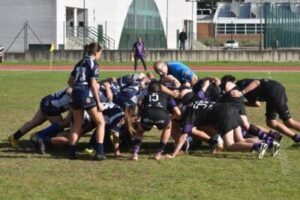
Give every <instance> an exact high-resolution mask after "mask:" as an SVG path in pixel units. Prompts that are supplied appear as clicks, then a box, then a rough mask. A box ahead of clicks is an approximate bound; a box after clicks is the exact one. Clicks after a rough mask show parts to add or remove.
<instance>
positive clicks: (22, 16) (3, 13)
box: [0, 0, 56, 52]
mask: <svg viewBox="0 0 300 200" xmlns="http://www.w3.org/2000/svg"><path fill="white" fill-rule="evenodd" d="M25 21H28V24H29V26H30V27H31V28H32V29H33V31H34V32H35V33H36V34H37V35H38V37H39V38H40V39H41V41H42V42H43V43H44V44H51V43H52V42H56V6H55V3H54V2H53V1H52V0H51V1H50V0H25V1H24V0H9V1H7V0H0V27H1V28H0V44H2V45H3V46H4V47H5V48H8V46H9V45H10V43H11V42H12V41H13V39H14V37H15V36H16V35H17V33H18V32H19V31H20V30H21V29H22V28H23V27H24V23H25ZM28 44H40V43H39V41H38V40H37V39H36V38H35V37H34V35H33V34H32V33H31V31H30V30H28ZM10 51H13V52H22V51H24V32H23V33H22V34H21V35H20V37H19V39H17V40H16V42H15V44H14V45H13V46H12V48H11V49H10Z"/></svg>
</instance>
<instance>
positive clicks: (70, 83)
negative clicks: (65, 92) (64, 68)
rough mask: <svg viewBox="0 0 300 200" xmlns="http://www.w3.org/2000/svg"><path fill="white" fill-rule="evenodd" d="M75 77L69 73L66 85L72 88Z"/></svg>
mask: <svg viewBox="0 0 300 200" xmlns="http://www.w3.org/2000/svg"><path fill="white" fill-rule="evenodd" d="M74 81H75V77H74V76H73V75H70V77H69V80H68V85H69V86H70V87H71V88H72V87H73V86H74Z"/></svg>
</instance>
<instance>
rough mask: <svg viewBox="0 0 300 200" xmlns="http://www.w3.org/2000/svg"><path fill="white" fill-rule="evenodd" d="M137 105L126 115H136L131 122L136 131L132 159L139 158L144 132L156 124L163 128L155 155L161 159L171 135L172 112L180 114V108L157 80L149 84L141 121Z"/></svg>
mask: <svg viewBox="0 0 300 200" xmlns="http://www.w3.org/2000/svg"><path fill="white" fill-rule="evenodd" d="M135 107H136V108H132V109H128V110H129V112H128V111H127V115H128V117H126V119H127V118H133V117H135V119H133V120H131V124H129V127H131V128H132V127H133V128H132V129H133V131H131V132H133V133H134V141H133V145H134V147H133V154H132V159H133V160H138V153H139V149H140V144H141V142H142V138H143V134H144V132H146V131H150V130H151V129H152V127H153V126H156V127H157V128H158V129H159V130H162V134H161V138H160V145H159V149H158V151H157V153H156V155H155V159H157V160H159V159H160V158H161V156H162V153H163V152H164V149H165V146H166V144H167V142H168V140H169V137H170V135H171V127H172V126H171V119H170V112H173V114H174V116H179V115H180V110H179V108H178V107H177V106H176V103H175V101H174V100H173V99H172V98H170V97H168V96H167V95H166V94H165V93H163V92H162V91H161V84H160V83H159V82H158V81H155V80H154V81H152V82H151V83H150V84H149V86H148V94H147V95H146V96H145V97H144V100H143V103H142V108H141V120H140V122H138V119H137V118H136V116H137V115H136V114H137V110H138V109H137V106H135ZM132 122H135V123H132Z"/></svg>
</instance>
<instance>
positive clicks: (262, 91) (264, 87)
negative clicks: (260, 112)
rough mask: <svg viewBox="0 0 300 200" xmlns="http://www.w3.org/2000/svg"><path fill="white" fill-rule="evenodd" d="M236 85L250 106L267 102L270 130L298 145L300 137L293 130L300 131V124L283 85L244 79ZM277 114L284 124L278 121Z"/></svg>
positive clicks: (275, 82) (272, 81) (269, 81)
mask: <svg viewBox="0 0 300 200" xmlns="http://www.w3.org/2000/svg"><path fill="white" fill-rule="evenodd" d="M233 78H234V77H233ZM236 85H237V86H238V87H239V89H240V92H239V94H237V95H239V96H242V95H244V96H245V98H246V99H247V101H248V102H247V104H248V105H250V106H257V107H258V106H260V102H264V101H265V102H266V122H267V125H268V126H269V127H270V128H273V129H275V130H277V131H279V132H280V133H283V134H284V135H286V136H288V137H290V138H292V139H293V140H294V141H295V142H296V143H299V142H300V135H299V134H296V133H294V132H293V131H292V130H291V129H294V130H297V131H300V122H298V121H296V120H295V119H293V118H292V116H291V114H290V111H289V108H288V105H287V102H288V98H287V95H286V92H285V88H284V87H283V85H282V84H280V83H279V82H277V81H274V80H269V79H261V80H256V79H243V80H239V81H237V82H236ZM277 114H278V115H279V117H280V119H281V120H282V121H283V123H281V122H279V121H277V120H276V117H277Z"/></svg>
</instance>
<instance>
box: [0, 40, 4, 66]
mask: <svg viewBox="0 0 300 200" xmlns="http://www.w3.org/2000/svg"><path fill="white" fill-rule="evenodd" d="M3 52H4V47H3V46H2V45H1V44H0V63H2V62H3V54H4V53H3Z"/></svg>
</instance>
